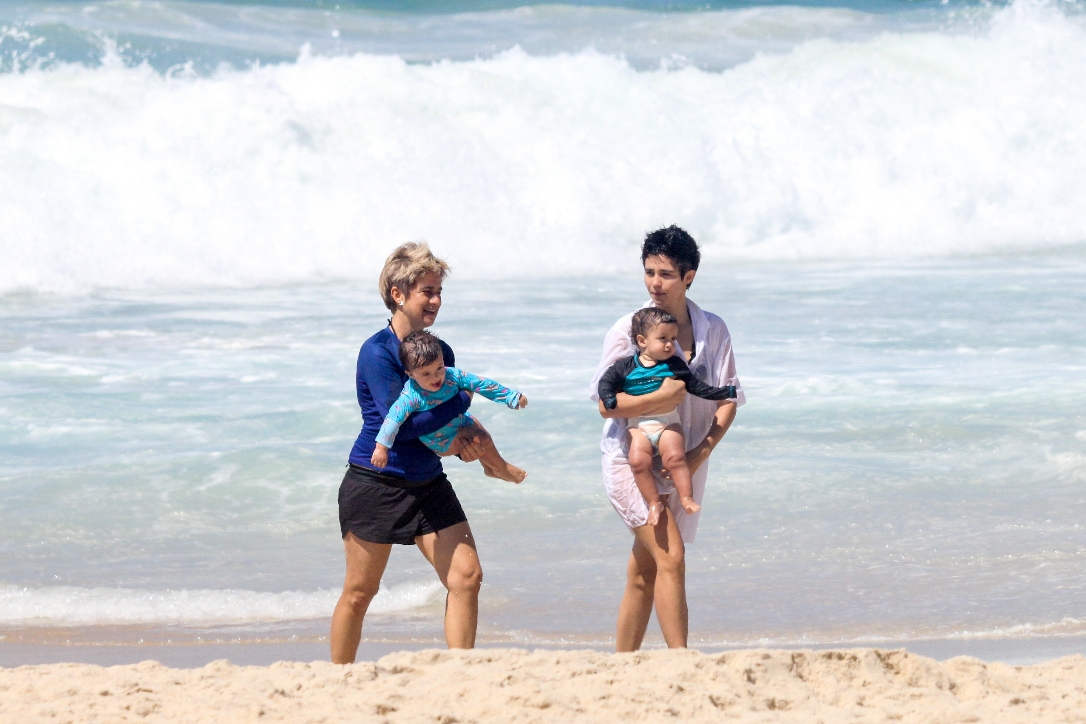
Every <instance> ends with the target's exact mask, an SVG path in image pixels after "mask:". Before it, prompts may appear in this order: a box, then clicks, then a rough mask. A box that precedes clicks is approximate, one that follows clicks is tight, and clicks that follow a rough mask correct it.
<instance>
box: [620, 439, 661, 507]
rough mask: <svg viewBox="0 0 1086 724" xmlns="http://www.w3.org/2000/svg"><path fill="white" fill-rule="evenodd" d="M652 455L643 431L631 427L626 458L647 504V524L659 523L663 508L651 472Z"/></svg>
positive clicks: (650, 444) (652, 452)
mask: <svg viewBox="0 0 1086 724" xmlns="http://www.w3.org/2000/svg"><path fill="white" fill-rule="evenodd" d="M653 455H655V452H654V451H653V449H652V443H651V442H649V439H648V437H646V436H645V433H643V432H641V431H640V430H638V429H637V428H632V429H631V430H630V454H629V455H628V456H627V460H629V461H630V470H631V471H632V472H633V476H634V482H635V483H637V490H638V492H640V493H641V497H642V498H644V499H645V504H646V505H647V506H649V519H648V524H649V525H656V524H657V523H659V522H660V513H661V512H663V510H664V504H663V503H661V502H660V493H659V492H658V491H657V490H656V478H655V477H654V476H653V474H652V457H653Z"/></svg>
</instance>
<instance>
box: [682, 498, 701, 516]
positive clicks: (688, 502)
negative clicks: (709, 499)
mask: <svg viewBox="0 0 1086 724" xmlns="http://www.w3.org/2000/svg"><path fill="white" fill-rule="evenodd" d="M682 504H683V510H685V511H686V512H687V513H697V512H698V511H699V510H701V506H700V505H698V504H697V503H695V502H694V499H693V498H683V499H682Z"/></svg>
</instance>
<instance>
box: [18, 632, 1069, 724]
mask: <svg viewBox="0 0 1086 724" xmlns="http://www.w3.org/2000/svg"><path fill="white" fill-rule="evenodd" d="M0 718H2V719H3V720H4V721H11V722H16V721H19V722H27V721H55V722H92V721H95V722H97V721H148V722H174V721H177V722H196V721H216V722H235V721H238V722H241V721H290V722H348V721H350V722H370V721H372V722H443V723H446V724H451V723H452V722H552V721H573V722H615V721H627V722H636V721H650V720H659V719H660V718H665V719H677V720H680V721H739V722H823V723H824V724H831V723H833V722H846V721H847V722H883V721H900V722H984V721H998V722H1084V721H1086V659H1084V658H1083V657H1082V656H1070V657H1065V658H1062V659H1057V660H1053V661H1049V662H1046V663H1043V664H1037V665H1034V666H1009V665H1006V664H1000V663H986V662H984V661H981V660H979V659H975V658H970V657H957V658H954V659H950V660H948V661H946V662H942V663H940V662H938V661H935V660H934V659H930V658H926V657H923V656H919V655H916V654H911V653H908V652H907V651H905V650H880V649H839V650H825V651H810V650H800V651H780V650H748V651H735V652H728V653H720V654H703V653H700V652H697V651H692V650H686V651H650V652H642V653H636V654H605V653H600V652H595V651H544V650H539V651H531V652H530V651H525V650H518V649H493V650H477V651H463V652H449V651H437V650H426V651H415V652H400V653H395V654H390V655H387V656H385V657H383V658H381V659H379V660H378V661H376V662H360V663H357V664H354V665H350V666H336V665H333V664H329V663H324V662H314V663H308V664H307V663H290V662H281V663H276V664H273V665H271V666H267V667H257V666H248V667H239V666H233V665H231V664H229V663H227V662H225V661H216V662H213V663H211V664H208V665H207V666H204V667H202V668H198V669H171V668H168V667H165V666H163V665H161V664H158V663H156V662H152V661H146V662H143V663H140V664H136V665H130V666H113V667H101V666H93V665H86V664H52V665H45V666H24V667H19V668H11V669H0Z"/></svg>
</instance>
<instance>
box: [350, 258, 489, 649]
mask: <svg viewBox="0 0 1086 724" xmlns="http://www.w3.org/2000/svg"><path fill="white" fill-rule="evenodd" d="M448 273H449V265H448V264H446V263H445V262H444V261H442V260H441V259H438V258H437V257H435V256H434V255H433V253H431V251H430V248H429V247H428V246H427V245H426V243H425V242H421V243H414V242H412V243H407V244H404V245H402V246H400V247H398V248H397V249H396V250H395V251H393V252H392V254H391V255H390V256H389V257H388V259H387V260H386V261H385V266H384V269H383V270H382V271H381V276H380V279H379V281H378V287H379V289H380V292H381V299H382V301H384V303H385V306H386V307H388V309H389V311H390V312H391V313H392V318H391V319H390V320H389V323H388V325H387V326H386V327H384V328H383V329H381V330H380V331H378V332H377V333H376V334H374V335H373V336H372V337H370V338H369V339H367V340H366V342H365V343H364V344H363V345H362V349H361V350H360V351H359V353H358V368H357V372H356V376H355V382H356V388H357V392H358V404H359V406H360V407H361V409H362V417H363V421H364V425H363V427H362V432H361V433H359V435H358V439H357V440H356V441H355V444H354V449H353V450H351V456H350V465H349V468H348V470H347V473H346V475H344V477H343V483H342V484H341V485H340V488H339V521H340V532H341V533H342V535H343V548H344V552H345V554H346V558H347V573H346V576H345V577H344V581H343V593H342V595H340V597H339V602H338V603H337V604H336V609H335V612H334V613H333V614H332V631H331V634H330V637H329V638H330V640H331V649H332V661H333V662H334V663H337V664H347V663H352V662H353V661H354V659H355V654H356V653H357V651H358V644H359V641H360V640H361V637H362V619H363V618H364V617H365V615H366V610H367V609H368V608H369V605H370V602H371V601H372V600H373V597H374V596H375V595H377V590H378V587H379V586H380V583H381V576H382V575H383V574H384V571H385V565H386V564H387V563H388V557H389V554H390V553H391V552H392V546H393V545H396V544H399V545H415V546H417V547H418V549H419V551H421V552H422V555H423V556H425V557H426V560H428V561H429V562H430V565H432V566H433V567H434V571H435V572H436V573H437V575H438V578H440V579H441V583H442V585H444V586H445V588H446V589H447V590H448V596H447V598H446V605H445V641H446V643H447V644H448V646H449V648H460V649H470V648H472V647H474V645H475V630H476V625H477V622H478V613H479V586H480V584H481V583H482V580H483V571H482V568H481V567H480V565H479V556H478V554H477V552H476V549H475V539H474V538H473V537H472V534H471V528H470V527H469V526H468V520H467V517H466V516H465V515H464V509H463V508H462V507H461V506H460V501H459V500H457V498H456V492H455V491H454V490H453V488H452V485H451V484H450V483H449V480H448V478H446V477H445V473H444V472H443V471H442V468H441V458H439V457H438V456H437V454H435V453H434V452H432V451H431V450H430V449H429V448H427V447H426V445H424V444H423V443H422V441H421V440H420V439H419V438H420V437H421V436H422V435H427V434H430V433H433V432H436V431H437V430H439V429H441V428H442V427H444V426H445V425H446V424H448V423H449V422H450V421H451V420H452V419H453V418H455V417H457V416H458V415H460V414H462V413H464V412H465V411H466V410H467V409H468V405H469V404H470V403H471V398H470V396H469V395H468V394H467V393H466V392H461V393H460V394H459V395H457V396H456V397H454V398H452V399H451V400H448V401H447V402H445V403H443V404H441V405H439V406H437V407H435V408H433V409H432V410H428V411H425V412H417V413H415V414H413V415H411V416H410V417H409V418H408V419H407V420H406V421H405V422H404V424H403V425H402V426H401V427H400V430H399V434H398V435H397V436H396V441H395V443H394V444H393V445H392V447H391V448H389V449H388V464H387V465H386V466H384V467H383V468H380V469H378V468H375V467H374V466H373V465H372V464H371V462H370V458H371V456H372V455H373V451H374V445H375V442H376V436H377V432H378V430H380V429H381V424H382V422H383V421H384V419H385V417H386V416H387V415H388V411H389V408H390V407H392V405H393V403H395V402H396V400H397V398H399V396H400V392H401V390H403V387H404V383H405V382H406V381H407V375H406V373H405V372H404V369H403V366H402V365H401V364H400V358H399V349H400V342H401V341H402V340H403V338H404V337H406V336H407V335H408V334H410V333H411V332H416V331H420V330H422V329H425V328H426V327H429V326H430V325H432V324H433V323H434V320H435V319H437V313H438V311H439V310H440V309H441V285H442V282H443V280H444V279H445V277H446V275H448ZM441 345H442V352H443V354H444V358H445V362H446V364H448V365H454V364H455V359H456V358H455V355H453V351H452V348H450V347H449V345H447V344H445V343H444V342H441ZM458 439H459V445H458V449H459V453H460V457H461V458H462V459H463V460H465V461H468V462H470V461H472V460H476V459H478V457H479V454H480V452H481V450H480V445H479V442H480V441H479V439H478V438H477V436H476V435H475V434H474V432H473V429H472V428H463V429H462V431H461V434H460V435H459V436H458Z"/></svg>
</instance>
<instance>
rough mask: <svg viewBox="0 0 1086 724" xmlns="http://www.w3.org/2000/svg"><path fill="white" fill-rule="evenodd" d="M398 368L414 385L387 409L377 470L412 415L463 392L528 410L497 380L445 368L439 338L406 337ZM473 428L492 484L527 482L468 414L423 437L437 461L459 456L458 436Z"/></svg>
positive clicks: (525, 400)
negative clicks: (493, 480)
mask: <svg viewBox="0 0 1086 724" xmlns="http://www.w3.org/2000/svg"><path fill="white" fill-rule="evenodd" d="M400 363H401V364H402V365H403V369H404V372H406V373H407V376H408V377H409V378H410V379H408V380H407V384H406V385H404V388H403V392H401V393H400V397H399V399H397V400H396V402H394V403H393V405H392V407H391V408H389V411H388V415H387V416H386V417H385V420H384V422H383V423H382V424H381V430H380V432H378V433H377V444H376V445H375V446H374V449H373V456H372V457H371V458H370V463H372V464H373V465H374V466H375V467H378V468H383V467H385V465H387V464H388V449H389V448H390V447H392V443H393V442H395V440H396V433H398V432H399V430H400V426H401V425H402V424H403V423H404V421H405V420H406V419H407V417H408V415H410V414H411V413H413V412H418V411H420V410H431V409H433V408H435V407H437V406H438V405H440V404H441V403H443V402H445V401H446V400H449V399H452V398H453V397H454V396H456V395H457V394H459V393H460V390H470V391H472V392H477V393H479V394H480V395H482V396H483V397H485V398H487V399H488V400H493V401H494V402H500V403H502V404H505V405H508V406H509V407H510V408H512V409H514V410H519V409H521V408H523V407H526V406H527V404H528V398H527V397H525V396H524V395H522V394H521V393H519V392H517V391H516V390H511V389H509V388H508V387H505V386H503V385H500V384H498V383H497V382H495V381H494V380H488V379H486V378H485V377H478V376H476V375H473V374H471V373H470V372H465V371H463V370H461V369H458V368H456V367H446V366H445V360H444V358H443V357H442V353H441V345H440V344H439V342H438V339H437V337H435V336H434V335H432V334H430V333H429V332H412V333H411V334H409V335H407V336H406V337H404V339H403V342H401V343H400ZM469 426H470V427H474V428H475V429H476V430H477V431H478V433H479V434H478V436H477V437H478V438H479V444H480V445H481V446H482V448H483V454H482V455H480V456H479V462H480V463H481V464H482V466H483V472H485V473H486V474H487V475H489V476H490V477H492V478H500V479H502V480H508V481H510V482H513V483H519V482H521V481H522V480H524V478H525V477H526V476H527V473H526V472H524V471H523V470H521V469H520V468H518V467H516V466H515V465H510V464H509V463H508V462H506V461H505V459H504V458H502V456H501V455H500V454H499V453H498V449H497V448H496V447H495V446H494V440H493V438H491V437H490V434H489V433H488V432H487V431H486V430H485V429H483V426H482V425H480V424H479V421H478V420H476V419H475V418H474V417H472V416H471V415H469V414H468V413H466V412H465V413H463V414H461V415H458V416H457V417H455V418H453V419H452V421H450V422H449V424H447V425H445V427H443V428H441V429H440V430H438V431H437V432H433V433H430V434H429V435H423V436H422V437H421V438H420V439H421V440H422V442H423V443H424V444H425V445H426V447H428V448H430V449H431V450H433V451H434V452H436V453H437V454H438V455H456V454H457V453H458V452H459V451H460V450H459V444H458V442H459V441H458V440H457V439H456V434H457V432H459V431H460V429H461V428H464V427H469Z"/></svg>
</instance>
